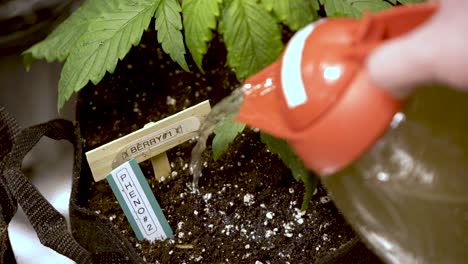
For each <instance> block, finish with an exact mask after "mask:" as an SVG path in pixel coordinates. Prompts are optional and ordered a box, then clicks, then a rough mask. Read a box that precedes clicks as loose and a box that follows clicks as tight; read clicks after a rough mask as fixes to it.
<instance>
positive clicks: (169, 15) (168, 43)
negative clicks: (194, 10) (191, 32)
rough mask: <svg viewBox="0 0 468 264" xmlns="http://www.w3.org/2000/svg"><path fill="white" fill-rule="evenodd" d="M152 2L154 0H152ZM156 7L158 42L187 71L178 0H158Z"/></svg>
mask: <svg viewBox="0 0 468 264" xmlns="http://www.w3.org/2000/svg"><path fill="white" fill-rule="evenodd" d="M153 2H154V1H153ZM156 2H158V3H157V8H156V14H155V15H154V17H155V18H156V25H155V29H156V31H157V33H158V42H159V43H161V46H162V49H163V50H164V52H166V53H167V54H169V56H171V58H172V60H173V61H175V62H177V63H178V64H179V65H180V66H181V67H182V68H183V69H184V70H186V71H189V68H188V66H187V62H186V61H185V56H184V55H185V45H184V40H183V38H182V32H181V30H182V19H181V17H180V12H181V11H182V8H181V7H180V4H179V1H177V0H159V1H156Z"/></svg>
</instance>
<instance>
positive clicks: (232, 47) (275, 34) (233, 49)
mask: <svg viewBox="0 0 468 264" xmlns="http://www.w3.org/2000/svg"><path fill="white" fill-rule="evenodd" d="M279 29H280V28H279V25H278V24H277V23H276V21H275V19H274V18H273V17H272V16H271V15H270V14H269V13H268V12H267V11H266V10H265V9H264V8H262V6H260V5H259V4H258V3H257V1H256V0H231V1H230V3H227V6H226V7H225V9H224V12H223V15H222V17H221V22H220V31H221V32H222V34H223V37H224V42H225V44H226V48H227V50H228V56H227V62H228V65H229V66H230V67H231V68H232V69H234V70H235V71H236V75H237V78H238V79H244V78H246V77H248V76H250V75H252V74H254V73H256V72H258V71H259V70H261V69H262V68H263V67H265V66H267V65H268V64H271V63H273V62H274V61H275V60H276V59H277V58H278V56H279V55H280V54H281V51H282V50H283V43H282V41H281V34H280V30H279Z"/></svg>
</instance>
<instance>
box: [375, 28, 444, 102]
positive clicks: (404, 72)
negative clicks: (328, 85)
mask: <svg viewBox="0 0 468 264" xmlns="http://www.w3.org/2000/svg"><path fill="white" fill-rule="evenodd" d="M431 24H432V22H431V21H430V22H427V23H426V24H425V25H423V26H421V27H419V28H418V29H416V30H414V31H412V32H410V33H408V34H406V35H405V36H402V37H400V38H397V39H394V40H391V41H389V42H387V43H385V44H383V45H382V46H380V47H379V48H377V49H376V50H375V51H374V52H373V53H372V54H371V55H370V57H369V59H368V62H367V68H368V72H369V75H370V78H371V80H372V81H373V82H374V83H375V84H376V85H377V86H378V87H381V88H383V89H386V90H388V91H389V92H390V93H391V94H393V95H394V96H396V97H398V98H403V97H406V96H407V95H408V94H410V93H411V92H412V91H413V89H414V88H415V87H417V86H418V84H422V83H427V82H432V81H435V80H434V79H433V78H434V74H433V69H434V67H433V66H434V65H433V64H434V63H436V60H434V55H435V54H437V52H435V50H436V49H437V46H438V45H434V38H435V37H434V35H433V34H431ZM429 43H431V44H429ZM428 44H429V45H428Z"/></svg>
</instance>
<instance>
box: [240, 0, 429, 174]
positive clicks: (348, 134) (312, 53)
mask: <svg viewBox="0 0 468 264" xmlns="http://www.w3.org/2000/svg"><path fill="white" fill-rule="evenodd" d="M436 10H437V5H436V4H430V3H429V4H427V3H426V4H414V5H408V6H399V7H394V8H392V9H388V10H385V11H383V12H380V13H376V14H371V13H367V14H366V15H365V16H364V18H363V19H360V20H357V19H351V18H337V19H329V20H326V19H322V20H319V21H317V22H315V23H312V24H311V25H309V26H307V27H305V28H303V29H301V30H300V31H298V32H297V33H296V34H295V35H294V36H293V37H292V38H291V40H290V41H289V43H288V45H287V46H286V49H285V50H284V52H283V54H282V56H281V58H280V59H279V60H278V61H277V62H275V63H273V64H271V65H270V66H268V67H266V68H265V69H263V70H262V71H260V72H259V73H257V74H255V75H254V76H252V77H250V78H249V79H247V80H246V81H245V83H244V86H243V90H244V102H243V104H242V105H241V108H240V111H239V114H238V116H237V120H238V121H240V122H243V123H246V124H248V125H250V126H252V127H257V128H259V129H260V130H263V131H265V132H267V133H269V134H271V135H273V136H276V137H279V138H283V139H286V140H288V141H289V143H290V144H291V145H292V147H293V148H294V150H295V151H296V153H297V154H298V155H299V156H300V157H301V158H302V159H303V160H304V162H305V165H306V166H307V167H309V168H310V169H312V170H314V171H316V172H318V173H319V174H328V173H333V172H335V171H336V170H339V169H341V168H343V167H344V166H346V165H348V164H349V163H351V162H352V161H354V160H355V159H356V158H357V157H359V156H360V155H361V154H362V153H363V152H364V151H365V150H366V149H367V148H368V147H369V146H370V145H372V144H373V143H374V142H375V140H377V138H379V137H380V136H381V135H382V134H383V133H384V132H385V130H386V128H387V127H388V125H389V123H390V122H391V120H392V118H393V116H394V115H395V113H397V112H398V111H399V109H400V106H401V103H402V102H400V101H398V100H397V99H395V98H393V97H392V96H390V95H389V94H387V93H386V92H384V91H383V90H382V89H379V88H378V87H375V85H373V84H372V82H371V81H370V80H369V78H368V75H367V72H366V71H365V63H366V58H367V56H368V54H370V52H371V51H372V50H373V49H375V48H376V47H377V46H379V45H381V44H382V43H383V42H385V41H387V40H389V39H393V38H396V37H399V36H401V35H404V34H406V33H408V32H409V31H411V30H413V29H414V28H416V27H417V26H419V25H420V24H422V23H423V22H425V21H427V20H428V19H429V18H430V17H431V16H432V15H433V13H434V12H435V11H436Z"/></svg>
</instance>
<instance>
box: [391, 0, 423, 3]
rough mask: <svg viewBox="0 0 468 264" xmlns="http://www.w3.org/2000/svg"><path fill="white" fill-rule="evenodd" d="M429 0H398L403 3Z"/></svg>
mask: <svg viewBox="0 0 468 264" xmlns="http://www.w3.org/2000/svg"><path fill="white" fill-rule="evenodd" d="M426 1H427V0H398V2H400V3H402V4H414V3H422V2H426Z"/></svg>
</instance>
